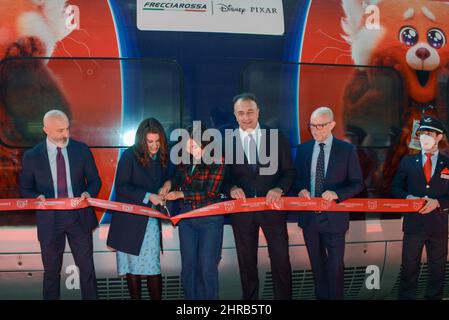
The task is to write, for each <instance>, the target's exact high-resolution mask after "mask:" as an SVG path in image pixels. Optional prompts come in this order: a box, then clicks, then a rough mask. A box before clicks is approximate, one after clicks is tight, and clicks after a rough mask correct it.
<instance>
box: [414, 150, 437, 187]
mask: <svg viewBox="0 0 449 320" xmlns="http://www.w3.org/2000/svg"><path fill="white" fill-rule="evenodd" d="M413 163H414V166H415V168H416V170H415V171H416V174H417V175H418V177H419V179H420V180H421V181H422V183H424V184H425V185H426V184H427V181H426V177H425V176H424V169H423V163H422V154H421V152H420V153H418V154H416V155H415V156H414V157H413ZM435 172H436V170H435ZM431 180H432V179H431Z"/></svg>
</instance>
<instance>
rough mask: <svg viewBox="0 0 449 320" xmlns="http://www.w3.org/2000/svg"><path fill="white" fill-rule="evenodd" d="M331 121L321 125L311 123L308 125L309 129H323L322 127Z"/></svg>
mask: <svg viewBox="0 0 449 320" xmlns="http://www.w3.org/2000/svg"><path fill="white" fill-rule="evenodd" d="M331 122H332V121H329V122H326V123H321V124H313V123H309V128H310V129H312V128H313V129H320V130H321V129H323V128H324V127H326V126H327V125H328V124H329V123H331Z"/></svg>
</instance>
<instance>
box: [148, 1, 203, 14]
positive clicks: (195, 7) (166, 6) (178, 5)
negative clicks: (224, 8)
mask: <svg viewBox="0 0 449 320" xmlns="http://www.w3.org/2000/svg"><path fill="white" fill-rule="evenodd" d="M142 10H155V11H157V10H160V11H163V10H168V11H198V12H205V11H206V10H207V5H206V4H205V3H195V2H190V3H188V2H187V3H186V2H155V1H147V2H145V4H144V5H143V8H142Z"/></svg>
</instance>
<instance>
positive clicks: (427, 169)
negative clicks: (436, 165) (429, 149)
mask: <svg viewBox="0 0 449 320" xmlns="http://www.w3.org/2000/svg"><path fill="white" fill-rule="evenodd" d="M426 157H427V159H426V162H424V176H425V177H426V181H427V183H429V182H430V179H431V178H432V160H431V159H430V158H431V157H432V154H431V153H426Z"/></svg>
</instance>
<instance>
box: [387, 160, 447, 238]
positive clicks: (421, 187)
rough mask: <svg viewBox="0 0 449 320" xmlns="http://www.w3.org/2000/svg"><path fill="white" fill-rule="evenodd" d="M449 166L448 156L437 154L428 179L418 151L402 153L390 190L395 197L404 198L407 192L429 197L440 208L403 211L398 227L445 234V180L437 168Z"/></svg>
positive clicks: (405, 229) (433, 233)
mask: <svg viewBox="0 0 449 320" xmlns="http://www.w3.org/2000/svg"><path fill="white" fill-rule="evenodd" d="M444 168H449V158H448V157H446V156H444V155H442V154H441V152H440V153H439V154H438V159H437V163H436V167H435V173H434V174H433V176H432V178H431V179H430V182H429V183H427V182H426V179H425V177H424V169H423V164H422V155H421V153H419V154H417V155H413V156H405V157H404V158H403V159H402V160H401V163H400V164H399V168H398V170H397V172H396V175H395V176H394V178H393V182H392V186H391V193H392V195H393V196H394V197H397V198H406V197H407V195H414V196H416V197H425V196H427V197H429V198H432V199H437V200H438V201H439V202H440V208H438V209H436V210H434V211H433V212H431V213H428V214H426V215H422V214H420V213H418V212H410V213H406V214H404V223H403V226H402V230H403V231H404V232H406V233H420V232H425V233H426V234H428V235H445V236H446V237H447V234H448V217H447V212H448V210H449V180H448V179H444V178H442V177H441V171H442V170H443V169H444Z"/></svg>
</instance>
